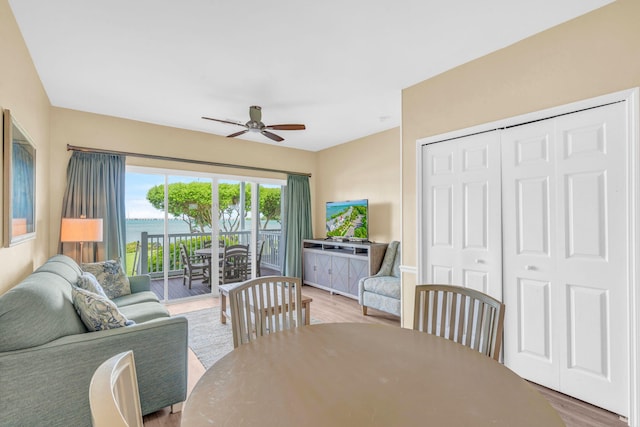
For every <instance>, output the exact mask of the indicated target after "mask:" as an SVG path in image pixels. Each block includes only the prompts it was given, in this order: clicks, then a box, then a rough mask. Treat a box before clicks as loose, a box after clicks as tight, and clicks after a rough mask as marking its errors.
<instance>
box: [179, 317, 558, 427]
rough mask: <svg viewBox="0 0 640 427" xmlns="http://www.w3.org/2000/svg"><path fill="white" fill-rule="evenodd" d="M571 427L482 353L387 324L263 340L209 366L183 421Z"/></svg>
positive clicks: (294, 332) (331, 326)
mask: <svg viewBox="0 0 640 427" xmlns="http://www.w3.org/2000/svg"><path fill="white" fill-rule="evenodd" d="M427 425H430V426H509V427H512V426H525V427H526V426H536V427H539V426H545V427H553V426H564V423H563V421H562V419H561V418H560V417H559V415H558V413H557V412H556V411H555V410H554V409H553V407H552V406H551V405H550V404H549V403H548V401H547V400H546V399H545V398H544V397H543V396H542V395H541V394H540V393H539V392H538V391H537V390H535V389H534V388H533V387H532V386H531V385H530V384H529V383H528V382H527V381H525V380H524V379H522V378H520V377H519V376H518V375H516V374H515V373H514V372H512V371H511V370H509V369H508V368H507V367H505V366H504V365H502V364H500V363H499V362H497V361H495V360H494V359H492V358H489V357H487V356H485V355H483V354H481V353H479V352H478V351H475V350H472V349H470V348H468V347H465V346H463V345H461V344H458V343H456V342H453V341H450V340H447V339H445V338H441V337H437V336H434V335H430V334H427V333H424V332H418V331H414V330H411V329H405V328H399V327H397V326H389V325H383V324H366V323H324V324H314V325H309V326H303V327H299V328H294V329H289V330H286V331H281V332H277V333H273V334H269V335H267V336H264V337H261V338H260V339H257V340H255V341H253V342H251V343H249V344H245V345H241V346H240V347H238V348H236V349H234V350H233V351H231V352H230V353H229V354H227V355H226V356H224V357H223V358H222V359H220V360H219V361H218V362H216V363H215V364H214V365H213V366H211V367H210V368H209V369H208V370H207V371H206V372H205V373H204V374H203V376H202V377H201V378H200V380H199V381H198V383H197V384H196V385H195V387H194V389H193V390H192V392H191V394H190V395H189V397H188V398H187V401H186V404H185V407H184V409H183V412H182V421H181V426H182V427H196V426H198V427H200V426H261V427H268V426H274V427H275V426H279V427H287V426H385V427H388V426H427Z"/></svg>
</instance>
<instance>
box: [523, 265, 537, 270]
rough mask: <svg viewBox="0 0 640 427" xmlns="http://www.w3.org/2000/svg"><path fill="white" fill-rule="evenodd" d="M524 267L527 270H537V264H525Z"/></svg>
mask: <svg viewBox="0 0 640 427" xmlns="http://www.w3.org/2000/svg"><path fill="white" fill-rule="evenodd" d="M524 269H525V270H529V271H533V270H536V266H535V265H525V266H524Z"/></svg>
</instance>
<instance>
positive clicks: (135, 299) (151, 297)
mask: <svg viewBox="0 0 640 427" xmlns="http://www.w3.org/2000/svg"><path fill="white" fill-rule="evenodd" d="M158 301H159V300H158V297H157V296H156V294H154V293H153V292H151V291H142V292H136V293H134V294H129V295H123V296H121V297H118V298H114V299H113V302H114V303H115V304H116V305H117V306H118V307H125V306H127V305H132V304H140V303H141V302H156V303H157V302H158Z"/></svg>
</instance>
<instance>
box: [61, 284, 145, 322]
mask: <svg viewBox="0 0 640 427" xmlns="http://www.w3.org/2000/svg"><path fill="white" fill-rule="evenodd" d="M71 293H72V295H73V305H74V306H75V308H76V310H77V311H78V314H79V315H80V318H81V319H82V321H83V322H84V324H85V326H86V327H87V329H88V330H90V331H93V332H95V331H104V330H107V329H115V328H121V327H123V326H129V325H133V324H134V322H133V321H131V320H128V319H127V318H126V317H125V316H124V315H123V314H122V313H120V311H119V310H118V307H117V306H116V305H115V304H114V303H113V302H112V301H111V300H110V299H109V298H107V297H105V296H103V295H98V294H95V293H93V292H90V291H87V290H86V289H82V288H79V287H77V286H74V287H73V290H72V291H71Z"/></svg>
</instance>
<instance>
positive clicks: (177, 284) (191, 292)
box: [151, 265, 280, 301]
mask: <svg viewBox="0 0 640 427" xmlns="http://www.w3.org/2000/svg"><path fill="white" fill-rule="evenodd" d="M260 273H261V275H262V276H273V275H279V274H280V271H278V270H275V269H273V268H269V267H265V266H264V265H263V266H262V267H261V268H260ZM151 291H153V293H155V294H156V295H157V296H158V298H160V300H162V299H164V278H162V277H152V278H151ZM210 293H211V288H210V287H209V285H208V284H206V283H202V280H200V279H195V280H194V281H193V282H192V283H191V289H189V287H188V286H186V285H185V286H183V285H182V276H169V298H167V299H168V300H169V301H173V300H177V299H180V298H187V297H193V296H198V295H207V294H210Z"/></svg>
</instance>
